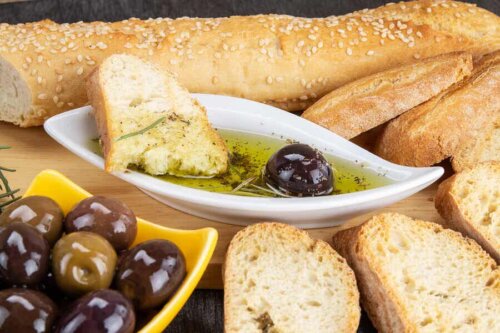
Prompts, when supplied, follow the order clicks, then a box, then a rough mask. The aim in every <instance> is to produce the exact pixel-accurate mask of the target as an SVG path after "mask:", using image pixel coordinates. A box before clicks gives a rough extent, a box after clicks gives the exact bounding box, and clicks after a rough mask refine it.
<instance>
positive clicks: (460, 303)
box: [333, 213, 500, 333]
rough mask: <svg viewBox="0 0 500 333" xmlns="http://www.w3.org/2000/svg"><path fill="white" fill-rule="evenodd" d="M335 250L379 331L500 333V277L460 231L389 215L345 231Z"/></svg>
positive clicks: (336, 238) (336, 237)
mask: <svg viewBox="0 0 500 333" xmlns="http://www.w3.org/2000/svg"><path fill="white" fill-rule="evenodd" d="M333 245H334V248H336V249H337V251H339V253H340V254H342V255H343V256H344V257H345V258H347V260H348V262H349V264H350V266H351V267H352V268H353V270H354V272H355V274H356V278H357V281H358V286H359V288H360V292H361V304H362V306H363V308H364V309H365V310H366V311H367V313H368V315H369V317H370V319H371V320H372V322H373V324H374V325H375V327H376V328H377V330H378V331H379V332H384V333H392V332H394V333H404V332H412V333H417V332H432V333H435V332H475V333H482V332H484V333H488V332H500V317H499V316H498V314H499V313H500V270H499V269H498V267H497V265H496V263H495V261H494V260H493V259H492V258H491V257H490V256H489V255H488V254H487V253H486V252H484V251H483V250H482V249H481V247H480V246H479V245H478V244H477V243H476V242H474V241H473V240H471V239H468V238H464V237H463V236H462V235H460V234H459V233H458V232H455V231H453V230H450V229H444V228H443V227H442V226H440V225H438V224H436V223H432V222H425V221H421V220H414V219H412V218H410V217H407V216H405V215H401V214H394V213H386V214H381V215H378V216H374V217H372V218H371V219H370V220H369V221H368V222H366V223H365V224H363V225H361V226H359V227H356V228H352V229H347V230H344V231H340V232H339V233H337V234H336V235H334V237H333Z"/></svg>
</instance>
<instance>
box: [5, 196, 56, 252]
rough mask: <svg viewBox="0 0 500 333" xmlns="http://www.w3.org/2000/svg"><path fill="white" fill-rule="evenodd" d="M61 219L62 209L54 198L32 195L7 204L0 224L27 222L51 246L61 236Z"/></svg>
mask: <svg viewBox="0 0 500 333" xmlns="http://www.w3.org/2000/svg"><path fill="white" fill-rule="evenodd" d="M63 219H64V214H63V211H62V209H61V207H59V205H58V204H57V203H56V202H55V201H54V200H52V199H51V198H49V197H42V196H38V195H34V196H29V197H26V198H22V199H20V200H18V201H16V202H14V203H12V204H10V205H9V206H7V208H6V209H5V211H4V212H3V213H2V215H0V226H3V225H6V224H8V223H12V222H23V223H28V224H29V225H31V226H33V227H35V228H36V229H37V230H38V231H40V232H41V233H42V234H43V235H44V236H45V238H47V240H48V241H49V243H50V245H51V246H52V245H54V244H55V242H56V241H57V240H58V239H59V237H61V232H62V224H63Z"/></svg>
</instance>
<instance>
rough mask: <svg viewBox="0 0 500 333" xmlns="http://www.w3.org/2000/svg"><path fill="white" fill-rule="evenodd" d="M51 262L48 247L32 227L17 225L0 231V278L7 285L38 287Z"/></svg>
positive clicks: (17, 223)
mask: <svg viewBox="0 0 500 333" xmlns="http://www.w3.org/2000/svg"><path fill="white" fill-rule="evenodd" d="M49 258H50V246H49V243H48V242H47V240H46V239H45V238H44V237H43V235H42V233H40V232H39V231H38V230H36V229H35V228H33V227H32V226H30V225H28V224H25V223H21V222H14V223H10V224H7V225H6V226H3V227H0V276H1V277H2V279H3V280H4V281H5V282H6V283H7V284H9V285H29V286H34V285H37V284H39V283H40V282H41V281H42V280H43V279H44V277H45V275H46V274H47V271H48V269H49Z"/></svg>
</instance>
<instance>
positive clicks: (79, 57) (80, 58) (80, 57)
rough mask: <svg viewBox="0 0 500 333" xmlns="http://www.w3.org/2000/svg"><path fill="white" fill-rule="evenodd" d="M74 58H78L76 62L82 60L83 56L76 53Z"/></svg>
mask: <svg viewBox="0 0 500 333" xmlns="http://www.w3.org/2000/svg"><path fill="white" fill-rule="evenodd" d="M76 60H78V62H82V61H83V56H82V55H81V54H79V55H77V56H76Z"/></svg>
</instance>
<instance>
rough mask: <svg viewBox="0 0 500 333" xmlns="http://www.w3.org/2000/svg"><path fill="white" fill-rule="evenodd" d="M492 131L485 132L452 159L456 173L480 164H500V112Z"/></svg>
mask: <svg viewBox="0 0 500 333" xmlns="http://www.w3.org/2000/svg"><path fill="white" fill-rule="evenodd" d="M497 113H498V115H497V121H496V122H495V123H494V124H493V128H492V129H491V130H485V131H484V133H481V134H480V137H479V138H477V139H476V140H474V141H472V142H471V143H470V144H468V145H465V146H464V147H463V148H462V149H460V150H459V151H458V152H457V153H456V154H455V155H453V157H452V159H451V165H452V166H453V170H455V172H460V171H462V170H465V169H468V168H472V167H474V166H475V165H476V164H478V163H480V162H486V161H498V162H500V110H498V112H497Z"/></svg>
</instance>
